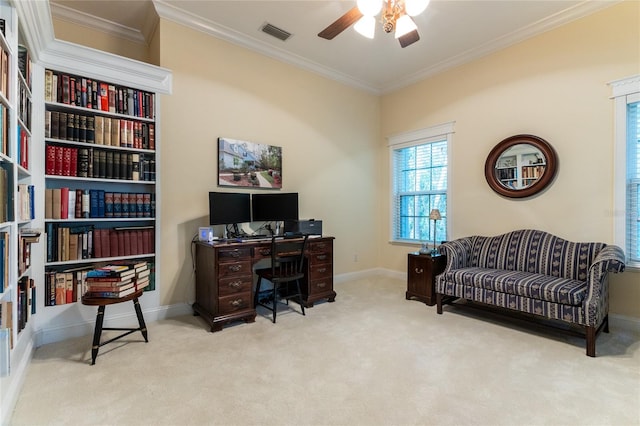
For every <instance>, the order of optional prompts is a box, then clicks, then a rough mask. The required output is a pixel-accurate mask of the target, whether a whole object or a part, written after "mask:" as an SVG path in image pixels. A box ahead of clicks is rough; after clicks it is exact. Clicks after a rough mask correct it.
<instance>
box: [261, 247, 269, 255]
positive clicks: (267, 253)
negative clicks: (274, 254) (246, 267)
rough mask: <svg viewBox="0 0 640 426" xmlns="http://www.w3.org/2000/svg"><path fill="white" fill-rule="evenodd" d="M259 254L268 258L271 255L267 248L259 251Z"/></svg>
mask: <svg viewBox="0 0 640 426" xmlns="http://www.w3.org/2000/svg"><path fill="white" fill-rule="evenodd" d="M260 254H261V255H263V256H269V255H270V254H271V249H267V248H263V249H260Z"/></svg>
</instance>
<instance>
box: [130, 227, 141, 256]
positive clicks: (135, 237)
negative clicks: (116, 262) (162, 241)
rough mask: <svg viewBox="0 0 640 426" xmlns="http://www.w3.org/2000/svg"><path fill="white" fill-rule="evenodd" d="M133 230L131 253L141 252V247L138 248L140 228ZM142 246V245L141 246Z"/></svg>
mask: <svg viewBox="0 0 640 426" xmlns="http://www.w3.org/2000/svg"><path fill="white" fill-rule="evenodd" d="M130 232H131V237H130V244H131V254H140V249H138V232H139V230H138V229H134V230H133V231H130ZM141 248H142V247H141Z"/></svg>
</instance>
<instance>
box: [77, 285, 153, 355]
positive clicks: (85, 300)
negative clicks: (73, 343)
mask: <svg viewBox="0 0 640 426" xmlns="http://www.w3.org/2000/svg"><path fill="white" fill-rule="evenodd" d="M143 292H144V290H138V291H136V292H135V293H132V294H130V295H128V296H125V297H121V298H117V299H114V298H106V297H84V296H83V297H82V304H83V305H87V306H97V307H98V314H97V316H96V328H95V331H94V332H93V346H92V347H91V365H94V364H95V363H96V357H97V356H98V350H99V349H100V346H104V345H106V344H108V343H111V342H113V341H114V340H118V339H120V338H122V337H124V336H128V335H129V334H131V333H134V332H136V331H140V332H141V333H142V337H144V341H145V342H148V341H149V339H148V337H147V326H146V325H145V323H144V317H143V316H142V309H141V308H140V303H139V302H138V298H139V297H140V296H142V293H143ZM129 300H133V306H134V308H135V310H136V316H137V317H138V328H120V327H102V323H103V322H104V309H105V307H106V306H107V305H113V304H116V303H122V302H128V301H129ZM102 330H118V331H125V333H122V334H120V335H119V336H116V337H114V338H112V339H109V340H107V341H105V342H102V343H100V336H101V335H102Z"/></svg>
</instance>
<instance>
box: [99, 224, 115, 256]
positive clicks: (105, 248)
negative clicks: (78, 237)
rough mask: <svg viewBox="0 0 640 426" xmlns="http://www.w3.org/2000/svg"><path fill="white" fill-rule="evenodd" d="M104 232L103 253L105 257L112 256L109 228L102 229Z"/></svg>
mask: <svg viewBox="0 0 640 426" xmlns="http://www.w3.org/2000/svg"><path fill="white" fill-rule="evenodd" d="M100 232H102V255H103V256H104V257H111V256H112V254H111V243H110V241H109V239H110V235H109V230H108V229H100Z"/></svg>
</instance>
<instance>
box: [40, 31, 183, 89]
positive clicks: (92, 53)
mask: <svg viewBox="0 0 640 426" xmlns="http://www.w3.org/2000/svg"><path fill="white" fill-rule="evenodd" d="M41 61H42V62H43V64H44V66H46V67H52V68H55V69H56V70H58V71H62V72H68V73H70V74H83V75H86V76H91V77H92V78H95V79H99V80H104V81H109V82H112V83H115V84H120V85H123V86H133V87H136V88H139V89H143V90H148V91H150V92H157V93H164V94H170V93H171V87H172V74H171V71H170V70H168V69H166V68H162V67H159V66H156V65H151V64H147V63H146V62H141V61H136V60H134V59H130V58H125V57H123V56H118V55H114V54H112V53H108V52H103V51H100V50H97V49H93V48H90V47H85V46H80V45H77V44H75V43H69V42H66V41H62V40H54V41H52V42H51V43H50V44H49V45H48V46H47V49H46V50H45V51H43V52H41Z"/></svg>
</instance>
